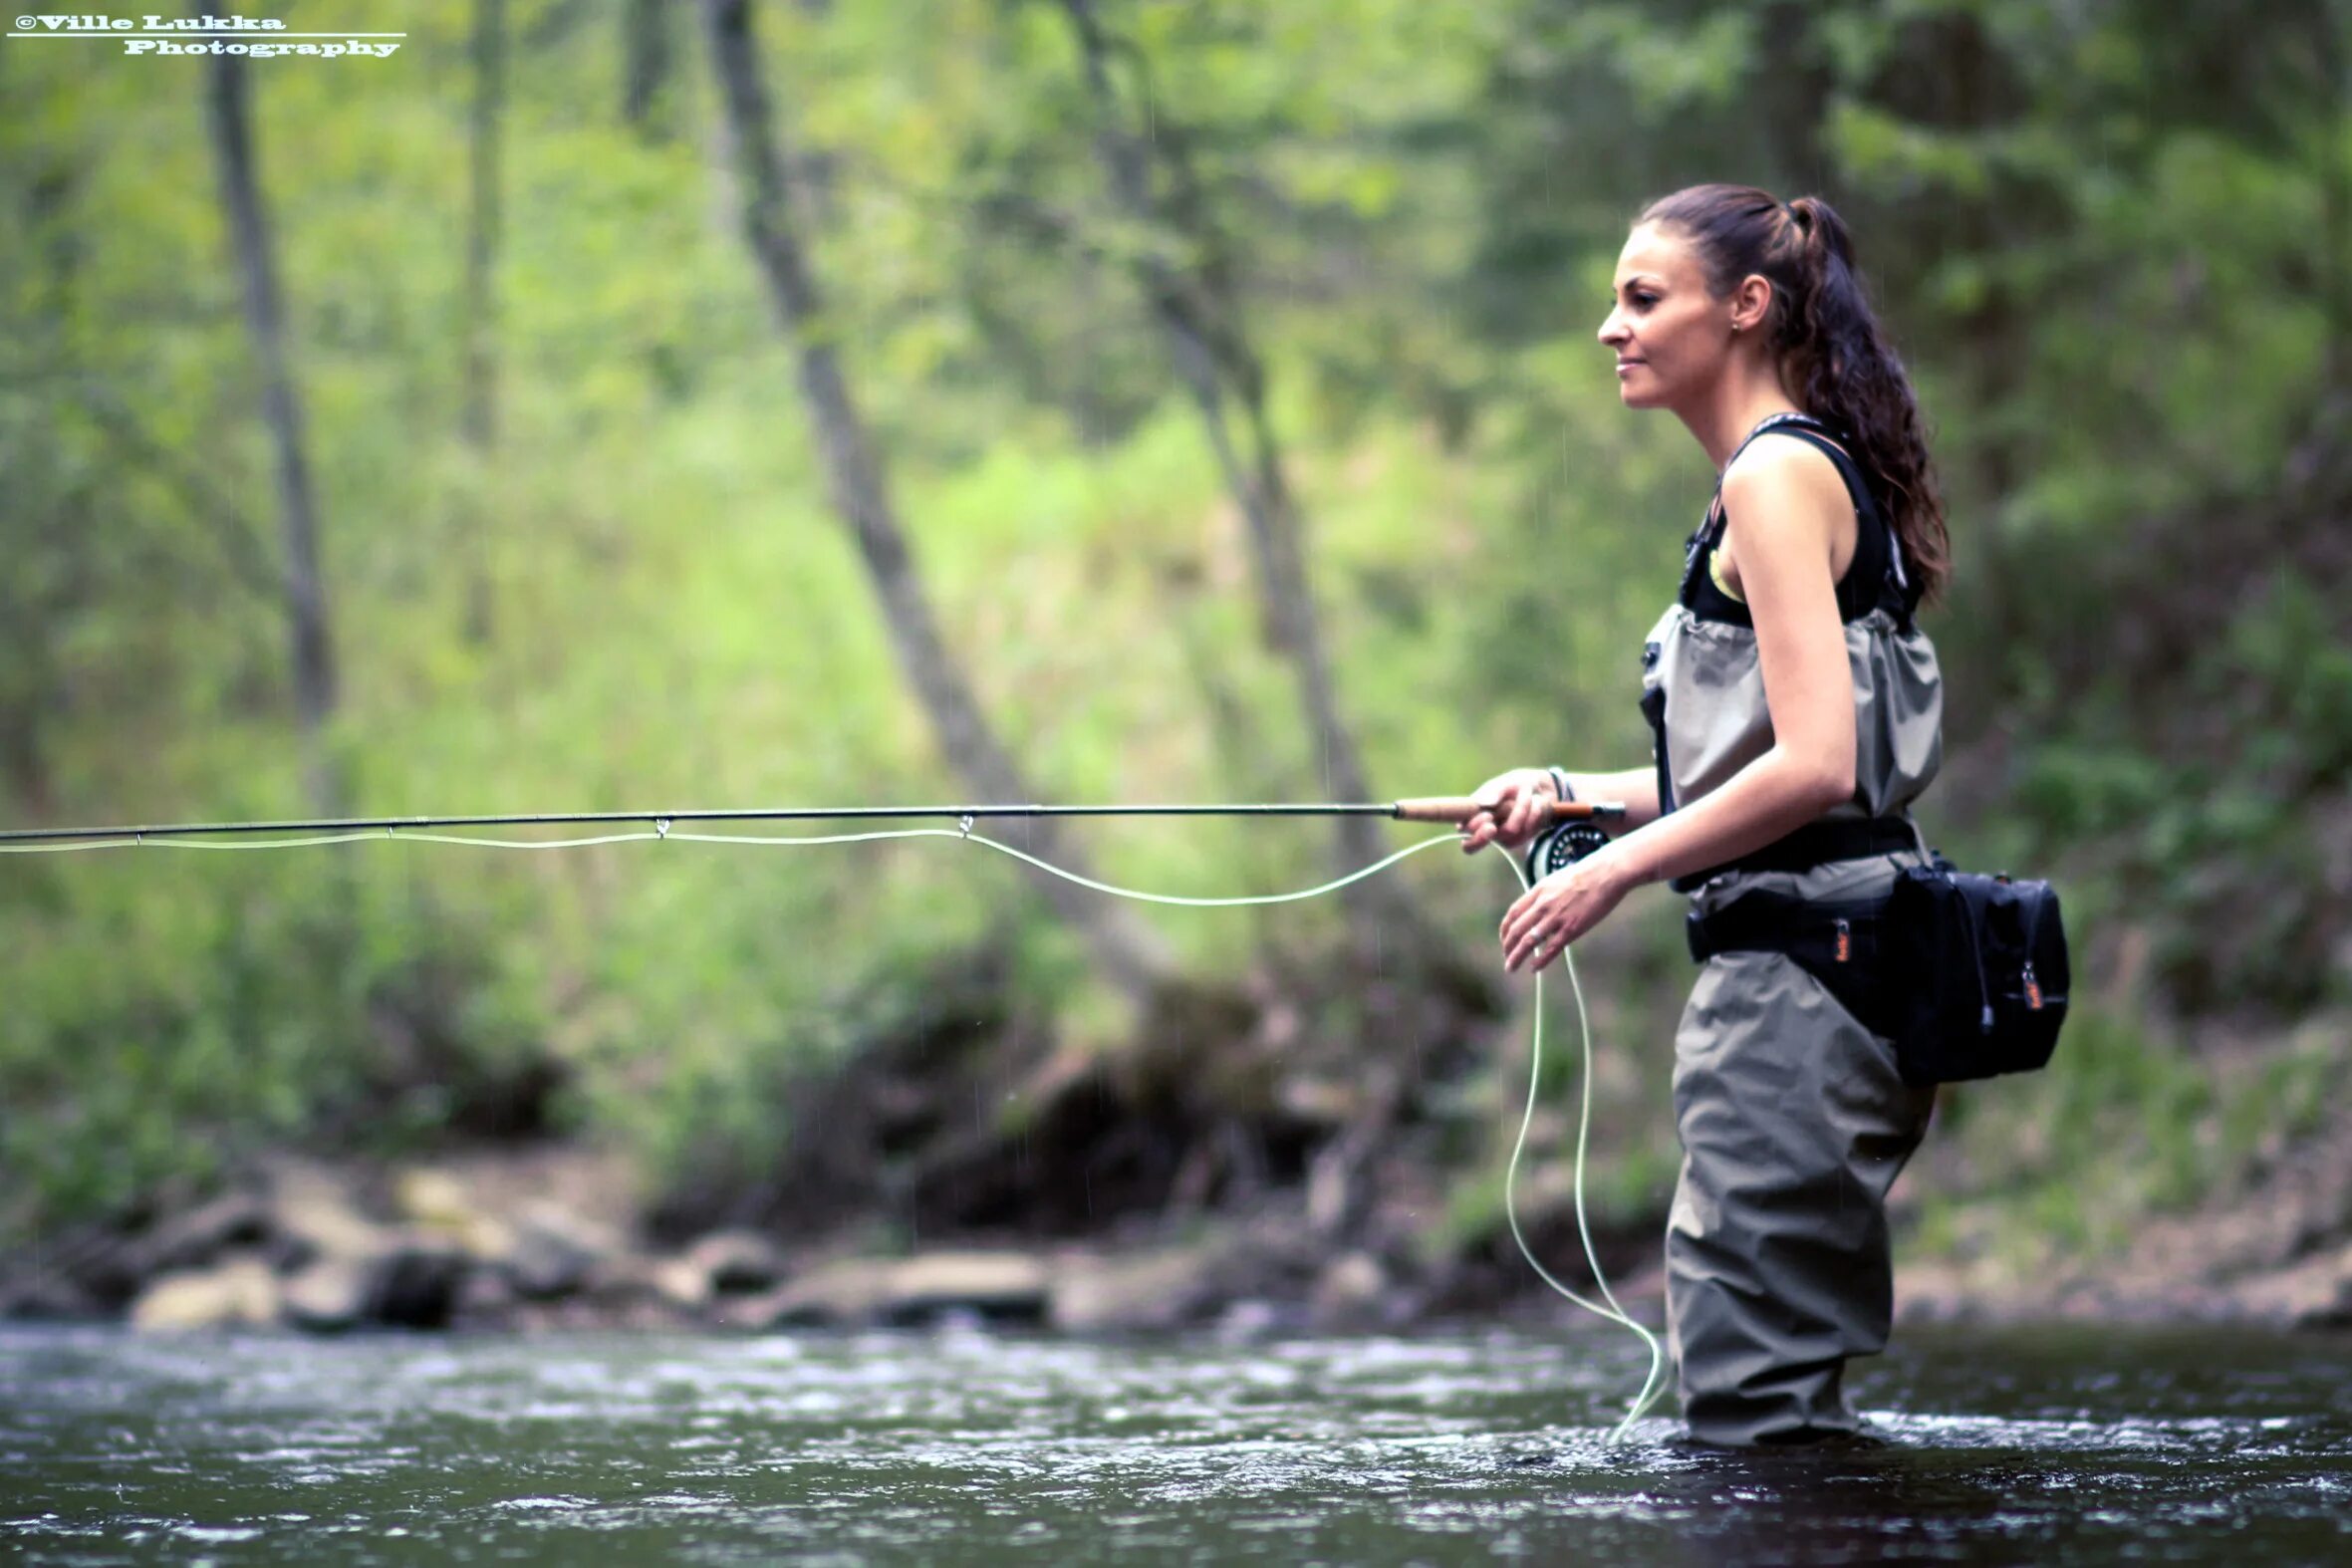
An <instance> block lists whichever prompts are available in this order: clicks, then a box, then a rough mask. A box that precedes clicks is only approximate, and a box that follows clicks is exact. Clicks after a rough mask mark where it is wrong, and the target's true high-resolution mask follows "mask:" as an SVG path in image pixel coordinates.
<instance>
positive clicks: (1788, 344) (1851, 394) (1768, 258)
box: [1637, 184, 1952, 599]
mask: <svg viewBox="0 0 2352 1568" xmlns="http://www.w3.org/2000/svg"><path fill="white" fill-rule="evenodd" d="M1637 221H1638V222H1639V223H1656V224H1660V225H1664V226H1671V227H1673V228H1676V229H1679V230H1680V231H1682V233H1683V234H1684V235H1685V236H1687V237H1688V238H1689V239H1690V241H1691V243H1692V245H1693V246H1694V247H1695V248H1696V249H1697V250H1698V252H1699V264H1700V265H1701V266H1702V267H1704V268H1705V269H1706V288H1707V292H1708V293H1709V294H1711V295H1713V296H1714V297H1716V298H1717V299H1721V298H1724V297H1726V296H1728V295H1729V294H1730V292H1731V291H1732V289H1734V288H1735V287H1737V286H1738V283H1739V280H1740V279H1741V278H1744V277H1746V276H1747V275H1748V274H1749V273H1751V272H1752V273H1755V274H1758V275H1759V276H1761V277H1763V278H1765V279H1766V280H1768V281H1769V282H1770V283H1771V285H1772V308H1771V315H1770V318H1769V320H1768V322H1767V324H1766V331H1767V333H1768V336H1767V338H1766V340H1765V341H1766V342H1767V343H1768V344H1769V345H1770V347H1771V348H1772V349H1773V350H1774V352H1776V353H1777V354H1778V355H1779V356H1780V363H1781V367H1782V370H1783V372H1784V374H1785V375H1786V376H1787V378H1788V383H1789V386H1790V387H1791V388H1792V389H1793V390H1794V391H1795V392H1796V393H1797V400H1798V402H1799V403H1801V404H1802V405H1803V407H1804V409H1805V411H1806V412H1807V413H1810V414H1812V415H1813V416H1814V417H1816V418H1818V419H1821V420H1823V421H1824V422H1826V423H1828V424H1831V425H1834V426H1836V427H1837V428H1839V429H1840V430H1842V431H1843V432H1844V433H1845V434H1846V436H1847V437H1848V439H1849V440H1850V441H1851V442H1852V444H1853V447H1854V448H1855V451H1854V457H1855V460H1856V461H1857V462H1859V463H1860V464H1861V465H1862V471H1863V472H1864V474H1866V475H1867V476H1868V477H1869V479H1870V481H1871V488H1872V491H1873V495H1874V499H1876V500H1877V502H1878V503H1879V509H1880V510H1881V511H1883V512H1884V513H1885V514H1886V515H1887V517H1888V518H1889V520H1890V521H1892V522H1893V524H1894V526H1895V534H1896V537H1897V538H1898V539H1900V540H1901V541H1902V544H1903V556H1904V560H1905V561H1906V562H1907V563H1908V565H1909V568H1910V572H1911V578H1912V581H1913V582H1914V583H1915V584H1916V585H1918V587H1919V590H1920V594H1921V596H1922V597H1923V598H1925V599H1934V598H1937V597H1938V596H1939V595H1940V594H1941V592H1942V590H1943V587H1944V584H1945V582H1946V581H1947V579H1949V578H1950V577H1951V575H1952V538H1951V535H1950V534H1949V533H1947V532H1946V530H1945V526H1944V497H1943V495H1942V493H1941V492H1940V490H1939V489H1938V486H1937V483H1936V467H1935V464H1934V462H1933V461H1932V460H1931V459H1930V458H1929V456H1928V438H1927V430H1926V427H1925V425H1924V424H1923V422H1922V420H1921V418H1920V409H1919V399H1918V398H1916V397H1915V396H1913V395H1912V391H1911V378H1910V377H1909V376H1907V375H1906V374H1905V373H1904V370H1903V361H1902V360H1901V359H1899V358H1897V356H1896V354H1895V351H1894V349H1893V348H1892V347H1891V346H1889V344H1888V342H1887V339H1886V335H1885V334H1884V333H1882V332H1881V331H1880V330H1879V324H1878V319H1877V318H1876V317H1875V316H1874V315H1873V314H1872V313H1871V308H1870V295H1869V291H1868V289H1866V288H1865V287H1864V285H1863V281H1862V270H1861V268H1860V267H1859V266H1857V265H1856V264H1855V261H1854V237H1853V235H1851V234H1850V233H1848V232H1847V230H1846V225H1845V222H1844V220H1843V219H1841V218H1840V217H1839V216H1838V215H1837V213H1836V212H1835V211H1834V210H1832V208H1831V207H1830V204H1829V203H1828V202H1826V201H1824V200H1822V199H1821V198H1820V197H1819V196H1799V197H1798V198H1797V199H1796V200H1794V201H1791V202H1788V203H1785V204H1783V203H1782V202H1781V201H1780V200H1779V199H1778V198H1776V197H1775V196H1773V195H1772V194H1771V193H1770V192H1768V191H1762V190H1758V189H1756V188H1755V187H1754V186H1752V185H1721V184H1713V185H1692V186H1689V187H1687V188H1685V189H1683V190H1678V191H1676V192H1675V193H1674V194H1672V195H1669V196H1661V197H1659V198H1658V199H1657V200H1656V201H1653V202H1651V203H1650V205H1649V206H1647V207H1645V208H1643V209H1642V215H1641V217H1640V218H1639V219H1638V220H1637Z"/></svg>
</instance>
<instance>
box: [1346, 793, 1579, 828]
mask: <svg viewBox="0 0 2352 1568" xmlns="http://www.w3.org/2000/svg"><path fill="white" fill-rule="evenodd" d="M1547 804H1548V807H1549V810H1550V813H1551V820H1552V821H1554V822H1575V821H1577V820H1579V819H1580V818H1587V817H1622V816H1624V815H1625V802H1623V801H1619V800H1555V801H1551V802H1548V803H1547ZM1484 809H1485V808H1484V807H1482V806H1480V805H1479V804H1478V803H1477V802H1476V801H1475V800H1473V799H1471V798H1470V797H1469V796H1467V795H1425V796H1422V797H1421V798H1419V799H1417V800H1401V801H1399V802H1397V804H1396V806H1395V808H1394V811H1393V815H1395V817H1396V818H1397V820H1398V821H1400V822H1450V823H1452V824H1454V825H1455V826H1456V827H1459V826H1460V825H1461V824H1463V823H1465V822H1467V821H1469V820H1470V818H1471V817H1473V816H1475V815H1477V813H1479V812H1480V811H1482V810H1484Z"/></svg>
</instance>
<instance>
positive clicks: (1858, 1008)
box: [1683, 889, 1893, 1034]
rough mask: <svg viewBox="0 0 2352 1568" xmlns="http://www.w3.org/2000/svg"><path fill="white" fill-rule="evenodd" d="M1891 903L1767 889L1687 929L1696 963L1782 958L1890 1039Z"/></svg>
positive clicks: (1690, 922)
mask: <svg viewBox="0 0 2352 1568" xmlns="http://www.w3.org/2000/svg"><path fill="white" fill-rule="evenodd" d="M1886 910H1887V900H1886V899H1885V898H1883V897H1882V898H1876V899H1854V900H1848V901H1845V902H1842V903H1840V902H1830V901H1819V902H1817V901H1813V900H1807V899H1792V898H1789V897H1788V896H1786V895H1785V894H1778V893H1767V892H1765V891H1763V890H1762V889H1757V890H1755V891H1753V892H1749V893H1743V894H1741V895H1740V896H1739V897H1738V898H1736V899H1734V900H1732V901H1731V902H1730V903H1729V904H1727V905H1725V906H1723V908H1721V909H1719V910H1717V911H1716V912H1715V913H1714V914H1712V915H1699V913H1698V912H1697V911H1693V912H1692V914H1691V915H1688V916H1687V917H1686V918H1685V920H1684V922H1683V932H1684V935H1685V936H1686V937H1687V938H1688V939H1689V941H1690V943H1691V957H1692V958H1693V960H1694V961H1696V962H1699V963H1704V962H1706V960H1707V959H1709V958H1711V957H1713V956H1714V955H1715V954H1716V953H1719V952H1781V953H1786V954H1788V956H1789V957H1790V958H1791V959H1793V960H1794V961H1795V963H1796V965H1797V967H1799V968H1801V969H1804V970H1805V971H1807V972H1808V973H1810V974H1811V975H1812V976H1813V977H1814V978H1815V979H1817V980H1819V981H1820V982H1821V983H1822V984H1823V985H1824V986H1826V987H1827V988H1828V990H1829V993H1830V994H1831V995H1832V996H1834V997H1836V998H1837V999H1838V1000H1839V1002H1841V1003H1843V1004H1844V1006H1845V1008H1846V1010H1847V1011H1848V1012H1850V1013H1852V1014H1853V1015H1854V1016H1855V1017H1856V1018H1857V1019H1859V1020H1861V1021H1862V1023H1863V1025H1864V1026H1865V1027H1867V1028H1869V1029H1871V1030H1873V1031H1875V1032H1877V1033H1879V1034H1887V1033H1889V1032H1890V1030H1891V1029H1892V1026H1893V1021H1892V1020H1891V1019H1889V1018H1888V1017H1886V1016H1885V1008H1884V1005H1883V1004H1884V1003H1885V1001H1886V996H1885V983H1884V982H1885V977H1886V976H1885V968H1884V966H1883V965H1882V964H1881V962H1880V949H1881V942H1882V937H1883V935H1884V933H1885V930H1886Z"/></svg>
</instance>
